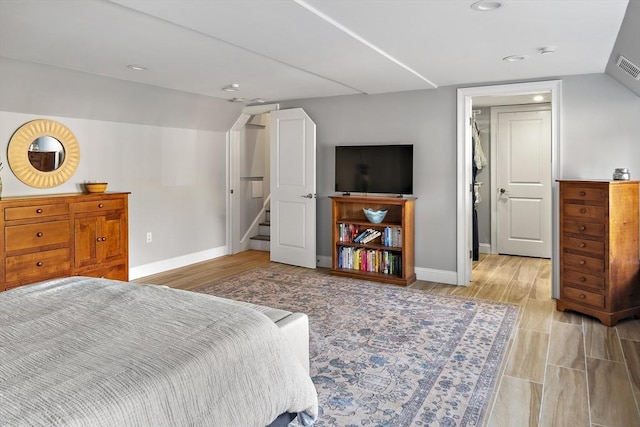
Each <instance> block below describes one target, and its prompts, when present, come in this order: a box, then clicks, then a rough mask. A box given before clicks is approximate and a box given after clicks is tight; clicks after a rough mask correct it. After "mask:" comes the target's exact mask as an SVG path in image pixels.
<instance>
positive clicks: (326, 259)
mask: <svg viewBox="0 0 640 427" xmlns="http://www.w3.org/2000/svg"><path fill="white" fill-rule="evenodd" d="M316 258H317V259H318V264H317V265H318V267H326V268H331V257H330V256H322V255H318V256H317V257H316ZM415 270H416V278H417V279H418V280H425V281H427V282H438V283H445V284H447V285H455V284H457V283H458V281H457V278H458V276H457V275H456V272H455V271H446V270H434V269H433V268H421V267H416V268H415Z"/></svg>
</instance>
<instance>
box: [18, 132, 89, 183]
mask: <svg viewBox="0 0 640 427" xmlns="http://www.w3.org/2000/svg"><path fill="white" fill-rule="evenodd" d="M7 160H8V161H9V166H10V167H11V171H13V173H14V175H15V176H16V178H18V179H19V180H20V181H22V182H23V183H25V184H27V185H29V186H31V187H34V188H51V187H55V186H58V185H60V184H62V183H64V182H66V181H67V180H68V179H69V178H71V176H72V175H73V174H74V172H75V171H76V169H77V168H78V162H79V161H80V147H79V145H78V140H77V139H76V137H75V135H74V134H73V132H71V130H70V129H69V128H67V127H66V126H65V125H63V124H62V123H59V122H56V121H54V120H48V119H38V120H32V121H30V122H27V123H25V124H23V125H22V126H20V127H19V128H18V130H16V131H15V133H14V134H13V136H12V137H11V140H10V141H9V146H8V148H7Z"/></svg>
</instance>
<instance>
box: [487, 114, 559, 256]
mask: <svg viewBox="0 0 640 427" xmlns="http://www.w3.org/2000/svg"><path fill="white" fill-rule="evenodd" d="M490 110H491V119H490V122H491V133H490V137H489V138H490V141H489V145H490V147H491V148H490V150H489V157H490V159H491V160H490V162H491V173H490V174H489V179H490V180H491V182H490V184H489V191H490V192H491V193H490V194H491V201H490V203H491V210H490V212H491V230H490V234H491V242H490V243H491V253H492V254H497V253H498V197H497V194H498V184H497V183H498V170H497V167H498V150H497V146H498V129H497V126H495V125H496V124H497V123H498V120H497V118H498V114H500V113H507V112H511V113H521V112H529V111H551V103H548V102H545V103H539V104H524V105H523V104H521V105H507V106H498V107H490ZM551 121H553V118H552V120H551ZM552 155H553V153H552ZM552 179H553V177H552ZM551 185H553V183H552V184H551ZM549 215H551V212H549ZM549 220H550V221H552V219H551V218H550V219H549ZM552 224H553V221H552ZM552 227H553V226H552Z"/></svg>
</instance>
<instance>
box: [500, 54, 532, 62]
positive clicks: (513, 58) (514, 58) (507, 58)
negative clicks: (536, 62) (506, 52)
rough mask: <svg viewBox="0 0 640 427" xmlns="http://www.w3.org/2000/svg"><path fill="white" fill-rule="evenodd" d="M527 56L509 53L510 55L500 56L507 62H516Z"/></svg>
mask: <svg viewBox="0 0 640 427" xmlns="http://www.w3.org/2000/svg"><path fill="white" fill-rule="evenodd" d="M527 58H528V56H527V55H511V56H505V57H504V58H502V60H503V61H507V62H518V61H524V60H525V59H527Z"/></svg>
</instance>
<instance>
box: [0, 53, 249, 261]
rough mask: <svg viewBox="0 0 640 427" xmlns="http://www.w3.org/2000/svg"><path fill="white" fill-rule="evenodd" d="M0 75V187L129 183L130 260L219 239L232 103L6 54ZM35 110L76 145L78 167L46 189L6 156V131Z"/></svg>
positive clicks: (209, 245) (119, 186)
mask: <svg viewBox="0 0 640 427" xmlns="http://www.w3.org/2000/svg"><path fill="white" fill-rule="evenodd" d="M0 76H1V77H0V160H2V161H3V163H5V167H4V169H3V170H2V171H1V172H0V177H1V178H2V181H3V184H4V186H3V196H12V195H13V196H17V195H34V194H55V193H65V192H78V191H81V186H80V184H81V183H82V182H85V181H96V180H99V181H103V180H104V181H107V182H108V183H109V188H108V190H109V191H129V192H131V196H130V199H129V237H130V266H131V267H132V268H135V267H138V266H141V265H146V264H150V263H155V262H160V261H163V260H167V259H171V258H178V257H182V256H187V255H190V254H194V253H199V252H206V251H210V250H212V249H216V248H220V247H224V246H225V245H226V171H227V168H226V165H227V154H226V131H227V130H228V129H229V128H231V126H232V125H233V122H234V121H235V120H236V119H237V118H238V116H239V115H240V110H241V108H242V105H238V104H232V103H229V102H226V101H222V100H219V99H215V98H209V97H203V96H199V95H193V94H188V93H182V92H177V91H172V90H165V89H161V88H155V87H152V86H146V85H140V84H134V83H130V82H125V81H121V80H114V79H107V78H102V77H97V76H91V75H88V74H84V73H76V72H71V71H65V70H61V69H57V68H53V67H46V66H43V65H37V64H30V63H25V62H20V61H13V60H7V59H2V60H0ZM37 118H49V119H53V120H57V121H59V122H61V123H63V124H65V125H66V126H67V127H68V128H69V129H71V131H72V132H74V134H75V135H76V137H77V139H78V142H79V144H80V164H79V167H78V170H77V171H76V173H75V174H74V175H73V176H72V177H71V179H70V180H69V181H68V182H67V183H65V184H63V185H61V186H59V187H56V188H51V189H34V188H31V187H28V186H27V185H25V184H23V183H22V182H20V181H19V180H18V179H17V178H16V177H15V176H13V174H12V173H11V170H10V169H9V167H8V165H7V164H6V152H7V144H8V142H9V139H10V138H11V135H12V134H13V132H15V131H16V130H17V129H18V128H19V127H20V126H21V125H22V124H24V123H25V122H27V121H30V120H34V119H37ZM149 231H150V232H152V233H153V242H152V243H150V244H147V243H146V233H147V232H149Z"/></svg>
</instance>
